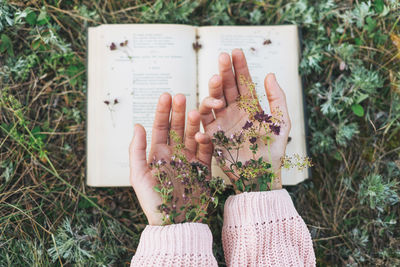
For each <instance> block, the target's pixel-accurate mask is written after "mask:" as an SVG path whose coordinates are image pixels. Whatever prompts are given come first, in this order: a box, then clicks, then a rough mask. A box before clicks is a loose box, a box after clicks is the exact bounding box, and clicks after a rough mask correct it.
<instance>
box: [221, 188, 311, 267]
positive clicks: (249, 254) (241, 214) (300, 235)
mask: <svg viewBox="0 0 400 267" xmlns="http://www.w3.org/2000/svg"><path fill="white" fill-rule="evenodd" d="M222 242H223V248H224V253H225V260H226V263H227V265H228V266H315V255H314V250H313V244H312V240H311V235H310V232H309V231H308V229H307V226H306V225H305V223H304V221H303V219H302V218H301V217H300V215H299V214H298V213H297V211H296V209H295V207H294V205H293V202H292V199H291V198H290V196H289V193H288V192H287V191H286V190H285V189H281V190H273V191H267V192H251V193H242V194H239V195H235V196H230V197H229V198H228V199H227V201H226V202H225V210H224V225H223V228H222Z"/></svg>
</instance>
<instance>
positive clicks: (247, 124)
mask: <svg viewBox="0 0 400 267" xmlns="http://www.w3.org/2000/svg"><path fill="white" fill-rule="evenodd" d="M254 117H255V116H254ZM251 126H253V122H251V121H246V124H245V125H244V126H243V130H247V129H250V127H251Z"/></svg>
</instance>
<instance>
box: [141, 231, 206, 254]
mask: <svg viewBox="0 0 400 267" xmlns="http://www.w3.org/2000/svg"><path fill="white" fill-rule="evenodd" d="M159 254H168V255H190V254H194V255H200V254H201V255H211V256H212V255H213V254H212V234H211V231H210V229H209V228H208V225H206V224H203V223H180V224H172V225H166V226H152V225H147V226H146V228H145V229H144V230H143V232H142V235H141V236H140V242H139V246H138V248H137V250H136V254H135V257H138V256H152V255H159Z"/></svg>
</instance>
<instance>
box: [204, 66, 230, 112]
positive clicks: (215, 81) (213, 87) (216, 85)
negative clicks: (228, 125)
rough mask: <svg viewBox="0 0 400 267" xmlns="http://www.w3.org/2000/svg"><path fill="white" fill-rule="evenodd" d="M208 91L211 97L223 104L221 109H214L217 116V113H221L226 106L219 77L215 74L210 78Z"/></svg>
mask: <svg viewBox="0 0 400 267" xmlns="http://www.w3.org/2000/svg"><path fill="white" fill-rule="evenodd" d="M208 90H209V92H210V96H211V97H213V98H215V99H219V100H221V101H222V102H223V105H222V108H220V109H214V113H215V116H217V115H218V113H219V112H221V111H222V110H223V108H224V107H225V106H226V101H225V96H224V90H223V88H222V78H221V76H219V75H217V74H215V75H214V76H212V77H211V79H210V80H209V82H208Z"/></svg>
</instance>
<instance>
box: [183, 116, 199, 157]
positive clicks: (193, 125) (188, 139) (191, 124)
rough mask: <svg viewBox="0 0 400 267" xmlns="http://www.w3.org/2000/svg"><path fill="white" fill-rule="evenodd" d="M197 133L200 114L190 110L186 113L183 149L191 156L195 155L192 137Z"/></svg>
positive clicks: (194, 141) (195, 143)
mask: <svg viewBox="0 0 400 267" xmlns="http://www.w3.org/2000/svg"><path fill="white" fill-rule="evenodd" d="M198 131H200V113H199V112H198V111H197V110H192V111H190V112H189V113H188V119H187V125H186V133H185V147H186V149H187V150H188V151H189V152H191V153H193V154H196V149H197V142H196V140H195V138H194V136H195V135H196V133H197V132H198Z"/></svg>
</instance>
